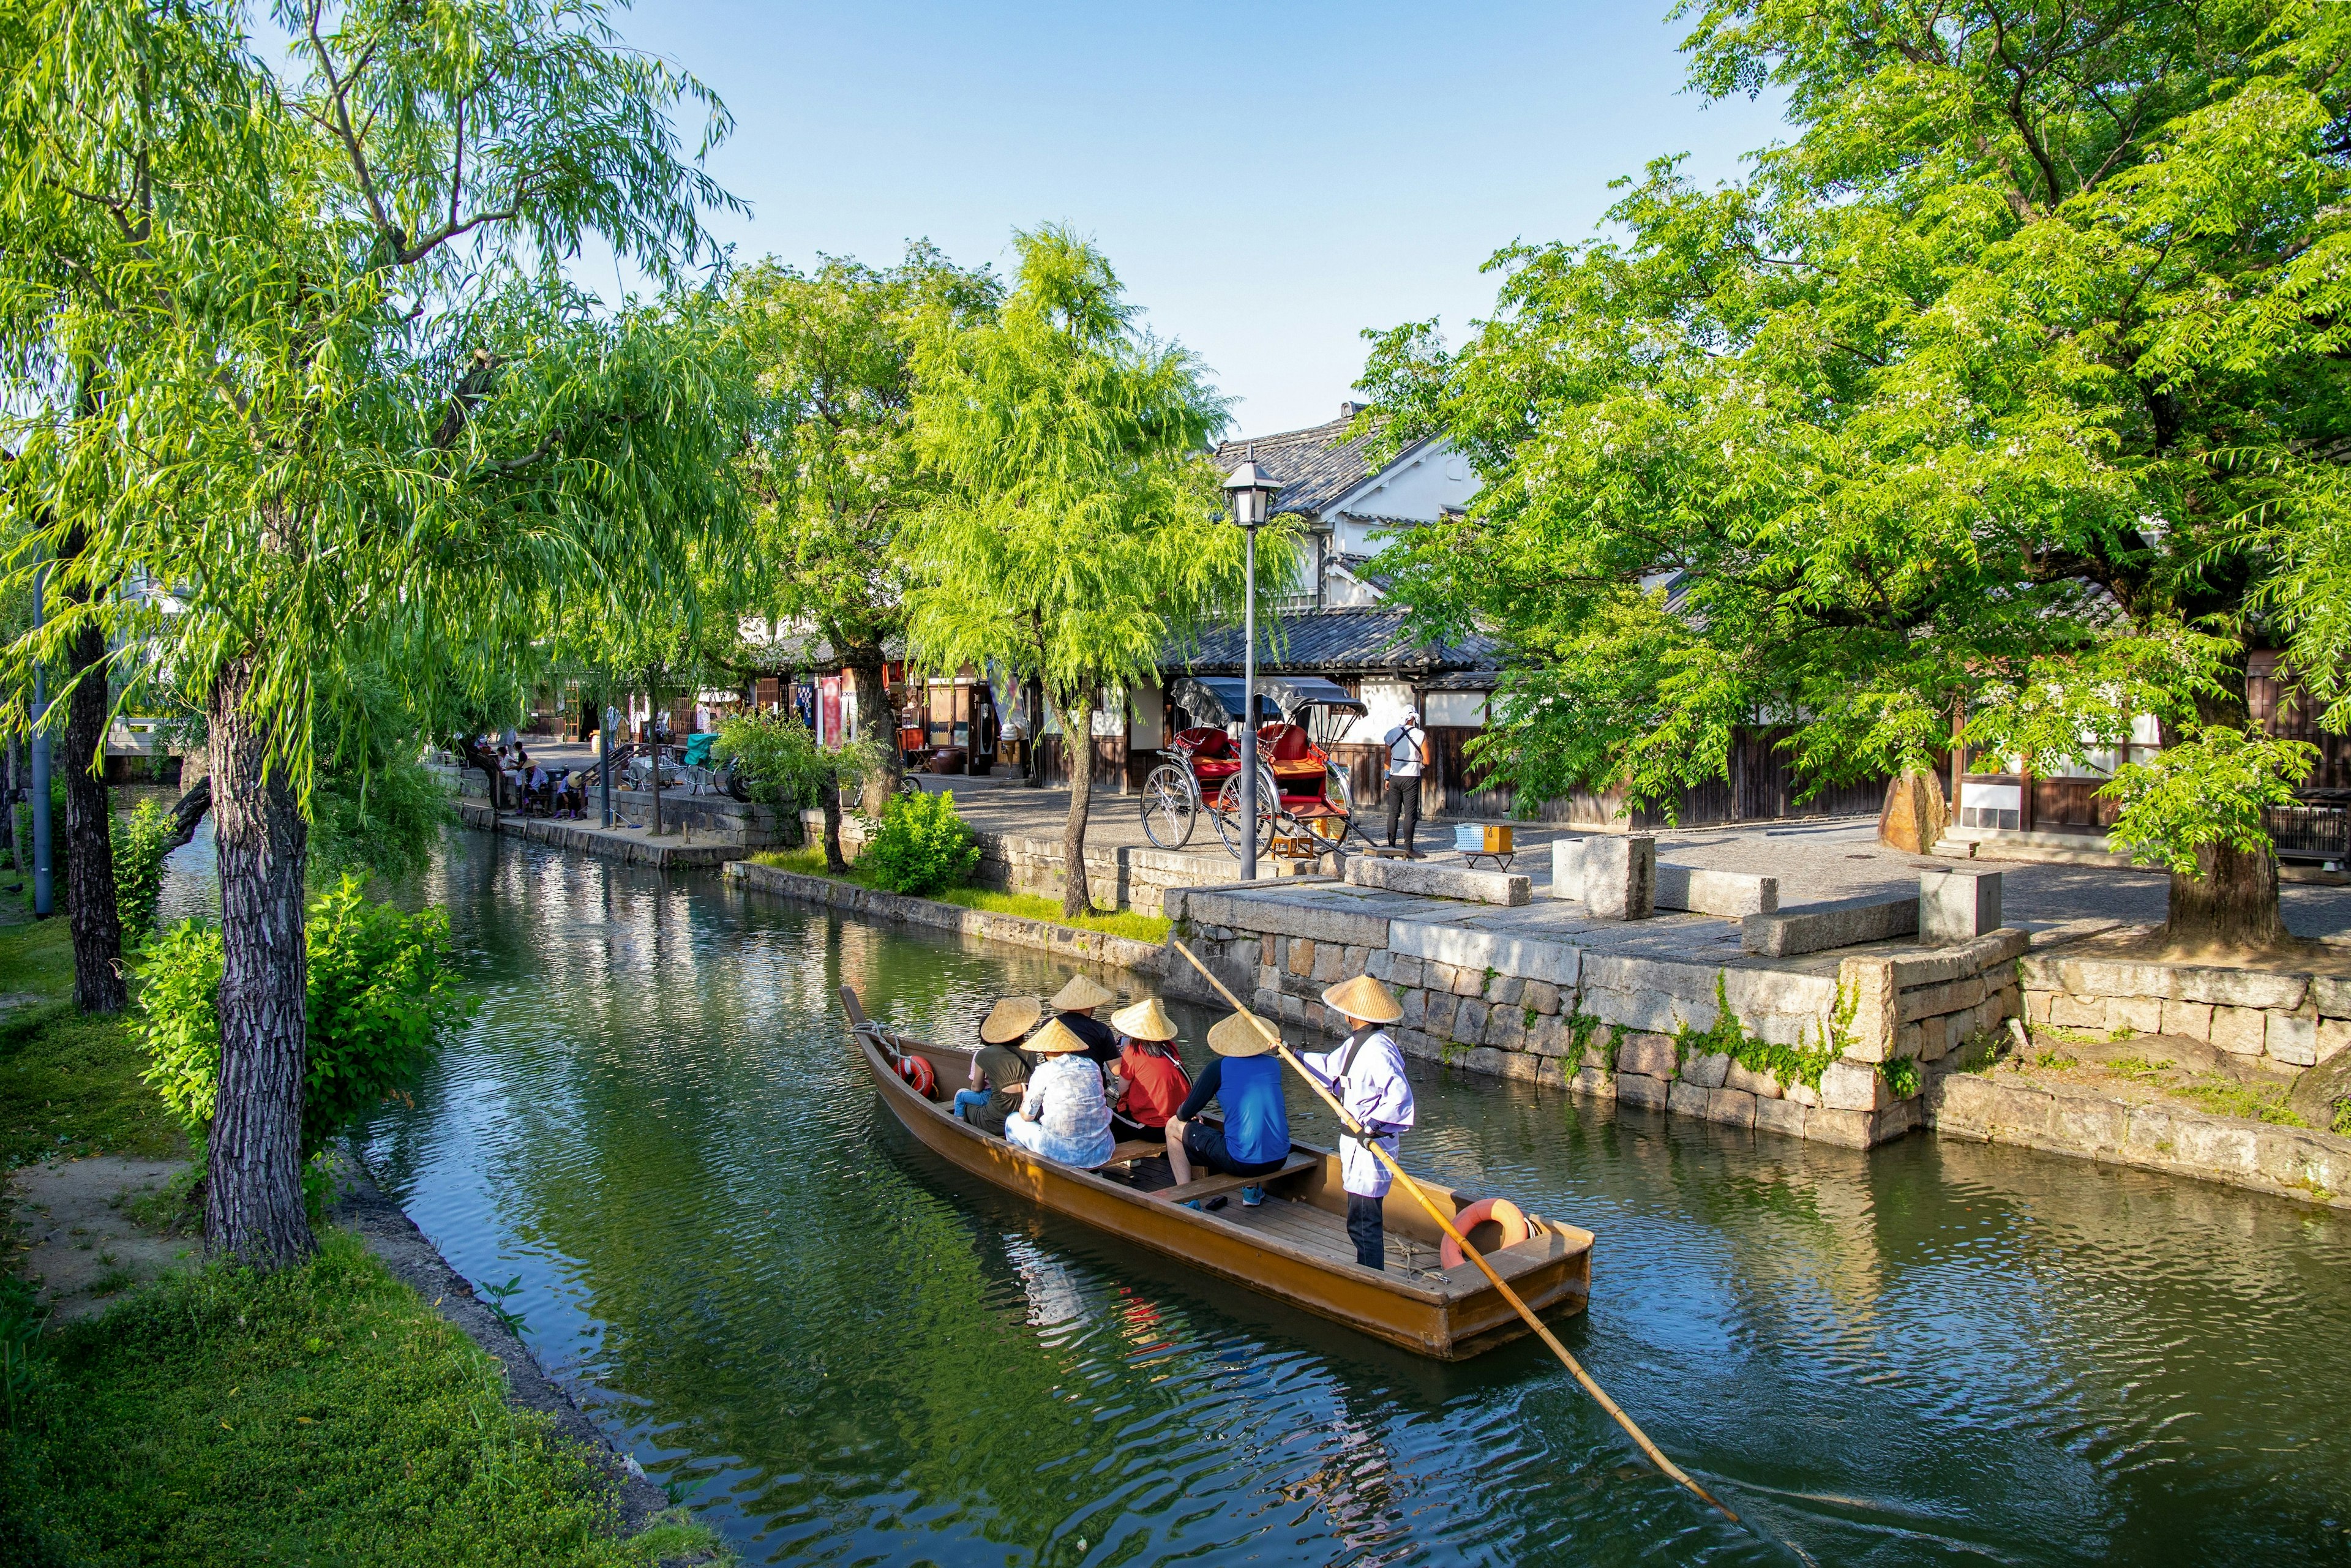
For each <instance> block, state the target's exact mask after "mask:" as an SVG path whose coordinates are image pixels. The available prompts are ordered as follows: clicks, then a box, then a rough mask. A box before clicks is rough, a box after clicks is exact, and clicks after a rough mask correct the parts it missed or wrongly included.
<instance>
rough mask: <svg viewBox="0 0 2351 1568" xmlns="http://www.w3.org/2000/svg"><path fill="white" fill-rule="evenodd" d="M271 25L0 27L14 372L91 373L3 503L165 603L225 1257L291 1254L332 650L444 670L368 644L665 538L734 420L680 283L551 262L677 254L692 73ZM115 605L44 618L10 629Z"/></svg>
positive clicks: (343, 19) (293, 10) (322, 15)
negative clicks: (29, 502) (191, 753)
mask: <svg viewBox="0 0 2351 1568" xmlns="http://www.w3.org/2000/svg"><path fill="white" fill-rule="evenodd" d="M276 14H277V21H278V22H279V24H280V25H281V26H282V27H283V29H284V30H285V32H286V33H287V34H288V35H289V36H290V37H292V38H293V39H294V40H295V44H294V49H293V52H292V56H291V59H292V64H291V66H290V68H288V69H287V70H286V71H285V72H283V73H280V72H278V71H276V70H273V69H272V68H270V67H269V66H268V65H266V64H265V63H264V62H263V61H262V60H261V59H260V58H259V57H256V55H254V54H253V53H252V51H251V49H250V47H248V45H247V43H246V40H245V39H244V37H242V36H241V35H240V34H239V32H238V31H237V30H236V29H235V27H234V26H232V23H233V21H234V18H233V16H227V15H225V13H223V12H221V11H215V10H211V9H207V8H203V7H196V6H179V5H171V6H162V5H145V4H141V3H139V0H50V3H46V4H26V5H17V6H14V7H11V8H10V10H9V13H8V18H7V21H6V24H5V27H0V49H5V51H6V53H7V57H6V58H5V77H4V78H0V79H5V82H6V83H7V88H6V92H7V97H6V99H5V105H0V115H5V123H0V137H5V154H6V164H7V167H8V168H9V169H10V170H11V173H12V177H11V179H10V180H9V181H8V182H7V183H6V184H5V189H0V200H5V202H6V203H7V204H8V208H7V210H6V212H5V214H0V215H5V222H6V224H7V225H8V232H9V234H10V235H11V242H10V244H9V246H7V247H5V251H0V287H5V290H6V303H7V308H8V316H7V319H8V322H9V327H10V330H11V331H12V333H14V334H15V338H16V342H17V343H18V344H19V345H20V346H23V345H29V347H20V359H19V363H25V362H29V361H30V359H32V358H33V357H35V356H37V353H38V352H40V351H42V350H43V349H45V348H46V349H49V350H54V347H55V345H57V344H65V345H67V346H68V348H69V350H70V353H71V355H72V356H73V357H74V359H75V360H76V361H78V362H84V363H87V364H88V365H89V366H90V367H91V370H92V373H93V374H94V375H96V376H97V377H98V378H99V381H100V382H102V385H103V388H104V391H105V397H104V400H103V404H102V408H101V409H100V410H99V412H97V413H93V414H85V413H83V412H82V411H81V410H80V409H79V408H78V407H77V408H74V409H68V410H65V411H62V412H60V411H57V410H56V409H54V408H51V409H49V410H47V411H46V412H45V414H44V417H43V418H42V419H41V420H39V421H38V422H37V423H31V424H27V425H26V426H24V427H22V428H21V429H20V432H19V435H20V439H21V442H22V448H21V450H20V454H19V456H20V460H21V461H23V462H25V463H26V464H27V465H29V470H28V472H29V474H30V482H29V485H28V486H21V487H27V488H30V489H31V490H32V492H33V493H34V495H35V496H36V497H37V499H39V500H40V501H41V502H43V503H44V504H47V505H49V506H51V507H53V508H61V509H59V510H57V515H56V517H55V519H54V521H53V523H52V525H51V526H52V527H53V528H57V529H63V528H83V529H84V530H85V532H86V539H87V549H86V552H85V553H86V559H91V560H93V561H103V562H106V563H109V564H110V565H111V566H115V567H120V568H122V569H125V570H139V571H141V572H143V573H145V574H146V575H147V576H148V577H149V578H150V579H152V580H154V581H156V582H158V583H163V584H168V585H170V586H171V587H172V591H173V593H174V595H175V596H176V598H177V599H178V601H179V603H180V605H181V608H180V610H179V612H177V613H175V614H172V615H170V616H167V617H163V618H162V621H161V623H160V624H157V625H155V626H153V627H152V628H151V629H150V630H151V632H152V636H153V638H154V639H155V647H154V650H153V651H154V653H155V655H156V657H157V659H158V661H159V662H160V663H162V664H166V665H168V666H170V667H171V668H172V670H173V672H174V674H175V675H176V677H177V678H178V679H180V680H181V681H183V682H184V683H186V684H187V685H189V686H190V687H191V688H192V689H194V690H198V691H201V692H203V693H204V696H205V704H206V709H207V718H208V721H209V726H210V734H211V744H212V809H213V811H214V819H215V821H216V824H217V829H218V844H219V867H220V882H221V904H222V923H223V936H224V946H225V971H224V975H223V979H222V984H221V995H220V1009H219V1013H220V1023H221V1068H220V1081H219V1096H218V1103H217V1110H216V1113H215V1118H214V1124H213V1129H212V1135H211V1139H210V1143H209V1157H210V1162H211V1166H210V1180H209V1182H208V1185H207V1189H206V1190H207V1199H206V1216H205V1228H206V1235H207V1237H208V1239H210V1241H211V1242H212V1243H213V1244H214V1247H215V1248H217V1249H221V1250H224V1251H225V1252H228V1253H232V1254H235V1255H236V1256H239V1257H241V1258H244V1259H246V1260H248V1261H251V1262H253V1263H256V1264H265V1265H266V1264H274V1263H277V1262H281V1261H284V1260H289V1259H294V1258H298V1257H301V1256H304V1255H306V1254H307V1253H308V1251H309V1250H310V1249H311V1246H312V1241H311V1236H310V1231H309V1228H308V1224H307V1222H306V1220H305V1218H304V1214H303V1207H302V1201H301V1190H300V1172H299V1168H298V1161H299V1131H300V1120H301V1117H300V1111H301V1096H302V1082H303V1073H304V1061H305V1055H304V1041H303V999H304V987H303V976H304V961H305V959H304V938H303V898H302V873H303V862H304V854H305V844H306V828H305V820H304V801H305V797H306V795H307V793H308V787H309V783H310V779H311V777H312V772H313V768H314V764H315V763H316V761H317V759H318V758H319V748H320V747H321V746H322V745H325V744H329V743H334V744H340V739H338V738H337V737H338V736H339V731H340V730H342V729H345V728H347V727H349V726H350V725H351V724H353V723H357V722H361V721H362V716H363V710H362V709H361V708H360V706H359V705H358V704H357V703H356V702H355V701H354V690H353V679H352V676H353V672H354V671H356V670H358V669H360V668H398V669H401V670H402V674H403V675H404V676H405V677H406V678H407V679H410V680H412V681H415V682H419V683H426V682H431V681H434V680H437V679H443V678H447V679H453V680H454V679H457V678H460V676H461V675H462V672H454V671H446V670H435V669H432V668H420V667H417V666H416V665H415V664H403V663H402V656H403V653H404V652H405V651H406V650H407V649H410V648H415V647H431V646H436V645H439V643H438V642H437V641H436V640H440V639H449V638H451V637H452V636H453V635H454V634H455V632H458V631H459V630H461V629H464V628H497V627H505V628H508V629H509V630H510V632H515V631H520V630H521V629H522V628H524V627H527V626H528V624H529V622H530V620H531V618H532V614H533V612H535V610H536V609H537V607H538V606H539V605H540V604H542V603H543V602H544V601H545V598H546V593H547V591H548V588H549V585H550V584H552V583H556V582H561V581H568V580H577V579H581V578H599V577H603V578H611V579H615V580H626V579H627V578H628V577H630V576H631V575H632V574H643V572H645V570H646V569H647V566H648V563H653V562H659V561H662V560H665V559H671V558H673V557H674V555H675V554H676V552H677V549H678V545H679V541H680V540H682V539H684V538H691V537H692V536H693V535H694V534H695V532H696V531H697V530H699V529H701V528H703V527H704V526H705V516H706V515H708V514H707V513H706V511H705V501H706V500H707V499H708V498H709V497H711V496H712V495H714V494H716V493H718V492H719V490H720V489H721V487H722V485H723V478H722V476H723V475H724V472H725V465H726V458H727V456H728V455H730V454H731V451H732V448H733V444H734V443H735V441H736V440H738V439H739V424H737V423H735V422H736V421H737V418H738V416H739V411H738V410H737V409H735V408H734V407H732V406H730V404H729V402H728V398H729V395H730V394H729V391H728V389H726V387H724V386H721V385H719V384H717V383H716V382H714V381H713V380H712V379H711V377H710V376H709V375H708V373H707V372H706V371H705V368H704V355H703V352H702V350H703V349H704V348H705V347H706V346H707V344H706V343H705V342H703V341H701V340H698V339H697V337H696V334H695V330H694V319H695V306H694V302H693V301H692V300H691V299H690V298H685V299H680V300H677V301H671V302H666V303H664V304H662V305H658V306H654V307H649V308H638V309H632V310H626V311H623V312H621V313H619V314H618V315H606V314H601V313H599V312H598V311H596V310H594V309H593V308H591V302H590V301H587V300H584V299H582V298H578V297H576V296H575V295H574V294H573V293H572V292H571V291H570V290H569V289H568V288H567V287H566V286H565V285H564V283H563V282H562V279H561V277H560V275H559V271H558V270H557V267H558V264H559V262H560V260H561V259H562V258H563V257H565V256H569V254H571V253H572V252H573V251H574V250H576V249H577V248H578V246H580V244H581V243H582V242H583V241H584V240H586V239H587V238H589V237H590V236H591V235H592V236H596V237H598V238H600V239H601V240H602V241H603V242H604V243H605V244H607V245H609V246H611V247H612V248H613V249H614V250H615V251H617V252H619V253H620V254H622V255H624V256H630V257H632V258H633V259H634V260H636V261H637V262H638V263H640V264H641V265H643V266H644V267H647V268H649V269H652V270H653V271H654V272H656V273H659V272H663V271H664V270H666V269H668V268H670V267H673V266H674V264H675V263H676V262H677V261H678V259H679V258H681V257H682V256H688V255H691V254H693V253H695V251H697V250H699V249H700V248H701V247H702V246H703V245H704V244H705V237H704V233H703V230H702V227H701V214H702V213H703V212H704V211H705V209H706V208H707V207H708V206H709V205H710V204H713V203H715V202H718V201H721V200H723V199H724V198H723V196H722V194H721V193H719V192H718V191H717V190H716V187H715V186H714V185H713V184H712V183H710V182H709V181H708V179H707V178H706V177H705V176H704V175H703V174H702V173H700V172H698V171H697V169H696V168H695V164H694V162H693V161H692V159H691V158H690V157H689V155H687V154H686V153H685V152H684V151H683V150H682V149H681V147H680V145H679V141H678V138H677V134H676V132H675V130H674V126H673V123H672V120H671V114H672V111H673V110H674V109H675V108H676V107H677V106H678V105H679V104H680V103H681V102H682V101H688V100H693V99H698V98H701V97H702V95H701V90H700V89H699V88H698V87H697V86H696V85H695V83H694V82H692V81H691V80H690V79H687V78H682V77H679V76H677V75H676V74H674V73H673V72H672V71H671V70H669V69H668V68H666V67H665V66H664V65H662V64H660V63H659V62H657V61H654V60H652V59H650V58H648V57H645V56H643V55H642V54H639V53H636V52H634V51H630V50H626V49H623V48H622V47H619V43H618V40H617V38H616V37H614V36H613V34H612V33H611V29H610V28H609V26H607V25H606V23H605V21H604V19H603V15H602V12H601V9H599V8H598V7H596V6H594V5H558V4H553V3H552V0H499V3H495V4H493V3H490V0H441V3H436V4H434V5H430V6H418V5H413V4H410V3H408V0H348V3H346V4H340V5H329V4H327V3H326V0H311V3H309V4H303V5H297V4H290V3H288V4H281V5H278V6H277V13H276ZM712 116H713V128H714V130H716V129H723V123H724V121H723V115H722V114H720V113H719V111H717V110H716V107H715V105H714V106H713V107H712ZM35 239H38V240H39V241H40V242H41V243H40V244H37V245H35V244H23V243H20V241H30V240H35ZM60 279H62V280H63V281H62V284H61V283H60ZM730 425H733V427H734V434H730V432H729V426H730ZM97 466H103V468H104V469H105V471H106V477H107V481H108V482H107V483H106V484H105V485H104V486H80V487H76V486H71V485H69V484H68V477H69V476H72V475H74V474H76V473H79V472H88V471H89V470H91V469H92V468H93V467H97ZM720 515H721V516H723V515H724V514H723V513H721V514H720ZM115 602H116V601H110V600H108V599H105V598H103V597H101V596H98V595H92V596H91V597H90V598H89V600H88V601H86V602H83V603H79V604H75V605H69V606H68V610H67V612H66V613H63V614H61V615H60V617H59V619H58V621H57V622H56V623H55V625H54V627H53V628H52V629H51V631H50V632H49V634H48V638H47V641H45V642H44V643H43V644H42V645H41V647H42V650H47V651H54V649H55V648H57V647H58V646H61V645H63V643H64V642H65V640H67V639H69V638H71V637H73V636H76V635H78V634H79V633H80V632H81V629H82V626H83V625H84V624H85V623H87V622H89V621H90V620H92V619H99V620H104V619H105V618H107V617H110V616H111V615H113V614H114V613H115V609H114V605H115ZM457 640H460V641H462V638H459V639H457ZM36 651H38V650H36V648H34V647H33V646H32V645H30V644H28V643H26V644H20V645H19V646H17V647H16V648H14V649H12V650H11V656H12V658H24V657H27V656H30V655H31V654H32V653H35V652H36Z"/></svg>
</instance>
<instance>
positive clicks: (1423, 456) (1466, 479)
mask: <svg viewBox="0 0 2351 1568" xmlns="http://www.w3.org/2000/svg"><path fill="white" fill-rule="evenodd" d="M1478 491H1479V480H1478V476H1477V475H1475V474H1474V473H1472V472H1471V471H1470V468H1469V464H1468V459H1466V458H1465V457H1463V456H1462V455H1461V454H1460V453H1458V452H1457V451H1455V450H1454V449H1453V447H1452V446H1451V445H1450V444H1448V443H1446V442H1443V441H1432V442H1430V443H1429V444H1427V445H1426V446H1422V447H1419V448H1417V449H1416V450H1415V451H1413V452H1412V453H1410V454H1409V455H1406V456H1405V458H1404V459H1403V460H1402V461H1401V462H1399V463H1398V464H1397V465H1395V467H1394V468H1391V469H1389V470H1388V471H1386V472H1385V473H1382V474H1377V475H1374V476H1372V477H1371V478H1370V479H1367V480H1365V481H1364V484H1362V485H1361V486H1357V487H1356V488H1355V489H1353V490H1351V491H1349V492H1348V493H1347V494H1346V495H1344V496H1343V497H1340V498H1339V500H1338V502H1337V503H1336V504H1335V505H1333V506H1332V507H1331V508H1330V510H1329V512H1328V513H1327V514H1326V516H1328V517H1330V519H1331V522H1332V528H1333V532H1334V535H1335V537H1336V539H1337V542H1338V548H1339V549H1342V550H1343V551H1344V552H1346V553H1347V554H1349V555H1369V554H1372V553H1373V552H1374V551H1376V550H1377V549H1379V548H1380V541H1379V540H1378V539H1376V538H1374V537H1373V536H1374V533H1375V532H1376V531H1377V529H1376V528H1374V527H1367V526H1365V525H1364V524H1360V523H1353V522H1349V521H1347V520H1346V519H1345V518H1343V517H1340V516H1339V514H1340V513H1342V512H1369V513H1374V514H1376V515H1378V516H1380V517H1410V518H1414V519H1416V520H1417V521H1421V522H1431V523H1433V522H1435V521H1437V518H1438V517H1442V516H1444V514H1445V509H1446V508H1447V507H1465V506H1467V505H1468V503H1469V498H1470V497H1473V496H1475V495H1476V494H1477V493H1478Z"/></svg>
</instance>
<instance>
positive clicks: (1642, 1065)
mask: <svg viewBox="0 0 2351 1568" xmlns="http://www.w3.org/2000/svg"><path fill="white" fill-rule="evenodd" d="M1616 1070H1617V1071H1620V1072H1638V1073H1641V1074H1644V1075H1646V1076H1647V1077H1650V1078H1655V1079H1657V1080H1659V1081H1660V1082H1662V1081H1664V1080H1666V1079H1668V1078H1671V1077H1673V1076H1674V1071H1675V1069H1674V1042H1673V1041H1672V1040H1668V1039H1667V1038H1666V1037H1665V1036H1664V1035H1661V1034H1650V1033H1647V1032H1646V1031H1643V1032H1639V1033H1634V1034H1628V1035H1626V1036H1625V1038H1624V1039H1623V1040H1620V1041H1619V1042H1618V1044H1617V1047H1616Z"/></svg>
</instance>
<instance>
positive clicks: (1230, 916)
mask: <svg viewBox="0 0 2351 1568" xmlns="http://www.w3.org/2000/svg"><path fill="white" fill-rule="evenodd" d="M1184 907H1185V910H1186V913H1187V914H1188V915H1189V916H1190V918H1191V920H1192V922H1193V923H1194V924H1195V925H1200V924H1204V923H1206V924H1211V925H1231V926H1236V927H1238V928H1239V929H1240V930H1243V931H1256V932H1261V933H1270V934H1272V935H1274V936H1303V937H1306V938H1308V939H1309V940H1311V941H1315V942H1336V943H1338V944H1339V945H1341V946H1346V945H1348V944H1350V943H1353V944H1356V945H1359V946H1364V947H1384V946H1387V940H1388V919H1387V916H1386V915H1376V914H1372V913H1370V912H1368V911H1364V910H1361V909H1348V908H1340V907H1335V906H1333V905H1331V904H1308V903H1305V902H1303V901H1301V899H1300V898H1299V895H1298V894H1296V893H1294V892H1290V891H1289V890H1288V889H1284V890H1282V891H1281V892H1279V893H1274V892H1262V893H1260V892H1247V893H1243V892H1235V891H1232V890H1230V889H1219V890H1217V891H1213V892H1211V891H1208V890H1206V889H1199V888H1195V889H1193V890H1191V892H1190V893H1189V894H1187V895H1186V898H1185V901H1184Z"/></svg>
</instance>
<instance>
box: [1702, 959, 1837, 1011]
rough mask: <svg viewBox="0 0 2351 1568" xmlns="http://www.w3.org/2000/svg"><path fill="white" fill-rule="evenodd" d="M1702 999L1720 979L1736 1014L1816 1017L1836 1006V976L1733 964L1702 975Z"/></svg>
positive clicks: (1709, 996)
mask: <svg viewBox="0 0 2351 1568" xmlns="http://www.w3.org/2000/svg"><path fill="white" fill-rule="evenodd" d="M1718 978H1719V979H1720V980H1721V982H1722V995H1723V998H1724V999H1725V1000H1726V1001H1728V1002H1729V1004H1730V1010H1731V1011H1733V1012H1735V1013H1737V1014H1738V1015H1739V1016H1740V1018H1757V1017H1761V1015H1763V1014H1765V1013H1790V1014H1793V1015H1795V1016H1797V1017H1799V1018H1818V1017H1819V1016H1820V1015H1821V1014H1823V1013H1824V1012H1827V1011H1828V1010H1829V1009H1832V1008H1834V1007H1835V1006H1836V988H1837V981H1836V977H1835V976H1834V975H1802V974H1797V973H1795V972H1794V971H1792V970H1788V969H1767V968H1763V967H1744V966H1739V965H1733V966H1731V967H1727V968H1723V969H1719V970H1716V971H1714V972H1712V973H1710V974H1707V975H1706V976H1705V982H1706V984H1705V989H1704V991H1703V992H1702V993H1701V994H1702V995H1703V997H1704V998H1705V999H1707V1000H1708V1001H1712V1000H1713V999H1714V982H1715V980H1716V979H1718Z"/></svg>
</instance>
